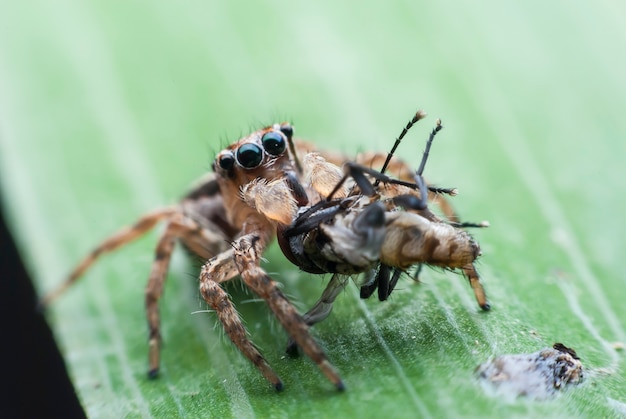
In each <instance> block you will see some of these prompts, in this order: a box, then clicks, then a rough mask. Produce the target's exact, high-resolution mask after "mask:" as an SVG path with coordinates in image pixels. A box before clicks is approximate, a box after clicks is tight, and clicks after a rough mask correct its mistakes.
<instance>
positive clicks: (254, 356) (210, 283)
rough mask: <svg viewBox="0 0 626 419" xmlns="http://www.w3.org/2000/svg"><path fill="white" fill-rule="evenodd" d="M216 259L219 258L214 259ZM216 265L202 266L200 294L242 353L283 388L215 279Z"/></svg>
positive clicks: (270, 380) (268, 377) (275, 385)
mask: <svg viewBox="0 0 626 419" xmlns="http://www.w3.org/2000/svg"><path fill="white" fill-rule="evenodd" d="M215 259H217V258H213V259H212V260H215ZM231 260H232V259H231ZM214 266H215V265H212V262H211V260H210V261H209V262H207V263H206V264H205V265H204V266H203V267H202V271H201V272H200V294H201V295H202V298H204V300H205V301H206V302H207V303H208V304H209V305H210V306H211V307H212V308H213V310H215V312H216V314H217V317H218V318H219V320H220V322H222V325H223V326H224V330H225V331H226V334H227V335H228V337H229V338H230V340H231V341H232V342H233V343H234V344H235V346H237V348H238V349H239V350H240V351H241V353H242V354H244V355H245V357H246V358H248V359H249V360H250V361H251V362H252V363H253V364H254V365H255V366H256V367H257V368H258V369H259V371H261V374H263V376H264V377H265V378H266V379H267V380H268V381H269V382H270V383H272V385H273V386H274V388H275V389H276V390H279V391H280V390H282V388H283V383H282V381H281V380H280V378H279V377H278V375H276V373H275V372H274V371H273V370H272V368H271V367H270V366H269V364H268V363H267V361H265V359H264V358H263V355H261V353H260V352H259V350H258V349H257V348H256V347H255V346H254V344H253V343H252V342H251V341H250V339H249V338H248V333H247V331H246V329H245V327H244V326H243V323H242V322H241V318H240V317H239V314H238V313H237V311H236V310H235V307H234V306H233V304H232V303H231V301H230V299H229V298H228V294H226V291H224V290H223V289H222V287H220V285H219V283H218V282H217V281H215V280H214V279H213V276H214V275H213V272H212V271H213V268H214Z"/></svg>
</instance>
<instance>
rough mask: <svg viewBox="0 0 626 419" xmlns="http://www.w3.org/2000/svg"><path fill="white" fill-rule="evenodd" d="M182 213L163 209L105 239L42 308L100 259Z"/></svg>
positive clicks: (177, 207) (54, 290) (49, 297)
mask: <svg viewBox="0 0 626 419" xmlns="http://www.w3.org/2000/svg"><path fill="white" fill-rule="evenodd" d="M180 211H181V209H180V207H179V206H171V207H166V208H162V209H159V210H156V211H153V212H150V213H148V214H145V215H144V216H142V217H141V218H140V219H139V220H137V222H135V224H133V225H132V226H130V227H125V228H123V229H122V230H120V231H118V232H117V233H115V234H113V235H112V236H110V237H108V238H107V239H105V240H104V241H103V242H102V243H101V244H100V245H99V246H98V247H96V248H95V249H94V250H93V251H92V252H91V253H89V255H87V257H85V258H84V259H83V260H81V261H80V263H79V264H78V265H77V266H76V267H75V268H74V270H73V271H72V272H71V273H70V275H69V276H68V277H67V278H66V279H65V281H63V282H62V283H61V284H59V285H58V286H57V287H56V288H55V289H53V290H52V291H50V292H48V293H47V294H46V295H45V296H44V297H43V298H42V299H41V300H40V302H39V305H40V307H42V308H45V307H46V306H48V305H49V304H50V303H51V302H52V301H53V300H54V299H56V298H57V297H58V296H60V295H61V294H62V293H63V292H64V291H65V290H66V289H67V288H69V287H70V286H71V285H72V284H74V283H75V282H76V281H77V280H78V279H79V278H80V277H81V276H82V275H83V274H84V273H85V271H86V270H87V269H89V268H90V267H91V265H93V264H94V263H95V262H96V261H97V260H98V258H99V257H100V256H101V255H103V254H105V253H109V252H112V251H114V250H116V249H118V248H120V247H121V246H124V245H125V244H128V243H130V242H132V241H133V240H135V239H137V238H139V237H141V236H143V235H144V234H146V233H147V232H148V231H150V230H151V229H152V228H153V227H154V226H155V225H156V224H157V223H158V222H159V221H162V220H165V219H168V218H170V217H171V216H172V215H174V214H176V213H179V212H180Z"/></svg>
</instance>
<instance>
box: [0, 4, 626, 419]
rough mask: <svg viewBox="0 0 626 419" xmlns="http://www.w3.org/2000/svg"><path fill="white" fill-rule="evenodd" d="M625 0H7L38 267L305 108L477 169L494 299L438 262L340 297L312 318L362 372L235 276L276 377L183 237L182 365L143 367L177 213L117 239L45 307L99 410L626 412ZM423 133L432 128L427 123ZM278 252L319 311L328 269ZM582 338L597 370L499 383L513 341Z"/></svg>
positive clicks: (0, 27) (309, 124) (444, 171)
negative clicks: (316, 360)
mask: <svg viewBox="0 0 626 419" xmlns="http://www.w3.org/2000/svg"><path fill="white" fill-rule="evenodd" d="M624 11H625V10H624V7H623V5H622V4H621V3H620V2H617V1H602V2H599V3H598V2H596V3H593V4H592V3H589V4H587V3H581V2H574V3H572V2H548V3H546V2H538V1H532V0H531V1H528V2H496V1H492V2H487V3H484V2H483V3H480V4H477V3H475V2H468V1H465V2H447V1H444V2H430V3H422V4H420V3H417V2H380V3H379V4H365V3H363V4H360V3H359V4H341V3H337V2H329V1H323V2H321V3H320V2H316V3H301V2H286V1H285V2H278V1H275V2H255V3H246V4H238V2H219V1H214V2H200V1H192V2H184V3H174V2H157V3H155V2H140V1H129V2H111V1H93V2H87V3H86V2H79V1H75V0H60V1H57V2H43V1H39V2H38V1H23V2H3V3H2V5H0V92H1V93H0V118H1V120H0V124H1V125H0V129H1V135H0V170H1V182H2V190H3V192H4V194H5V196H4V202H6V204H7V208H6V209H7V211H8V212H9V215H10V217H11V221H12V230H13V232H14V233H15V235H16V236H17V239H18V242H19V245H20V248H21V251H22V253H23V256H24V257H25V259H26V260H27V262H28V265H29V268H30V270H31V273H32V275H33V276H34V278H35V279H36V281H37V284H38V286H39V289H40V291H41V292H42V293H43V292H44V291H45V290H47V289H50V288H51V287H53V286H54V285H55V284H57V283H58V282H59V281H60V280H62V278H63V277H64V275H65V274H67V272H68V271H69V269H70V268H71V267H72V266H73V264H74V263H76V262H77V261H78V260H79V259H80V258H81V257H82V256H83V255H85V254H86V253H87V252H88V251H89V250H90V249H91V248H92V247H93V246H94V245H95V244H96V243H97V242H98V241H99V240H101V239H102V238H104V237H105V236H106V235H107V234H109V233H111V232H113V231H114V230H115V229H116V228H118V227H120V226H122V225H125V224H129V223H131V222H132V221H134V220H135V219H136V218H137V217H138V216H139V215H140V214H142V213H144V212H146V211H148V210H151V209H153V208H155V207H158V206H161V205H165V204H169V203H172V202H175V201H176V200H177V199H178V197H180V196H181V195H182V194H183V193H184V191H185V188H186V187H187V185H188V184H189V183H191V181H193V180H194V179H195V178H197V177H199V176H200V175H201V174H203V173H204V172H206V171H207V170H209V168H210V163H211V160H212V159H213V157H214V155H215V152H216V151H218V150H220V149H221V147H223V146H224V145H226V144H228V143H229V142H232V141H234V140H236V139H237V138H239V136H240V135H241V134H244V133H247V132H248V131H250V130H251V129H255V128H257V127H258V126H260V125H263V124H267V123H271V122H274V121H277V120H290V121H292V122H293V123H294V124H295V126H296V129H297V134H298V135H299V136H301V137H304V138H307V139H310V140H312V141H315V142H316V143H317V144H319V146H320V148H326V149H331V150H337V151H342V152H347V153H356V152H357V151H359V150H375V151H386V150H388V149H389V147H390V146H391V144H392V142H393V139H394V136H395V135H398V134H399V131H400V129H401V127H402V126H403V124H405V123H406V121H407V120H408V118H409V117H410V116H411V114H412V112H414V111H415V110H416V109H417V108H424V109H425V110H426V111H427V112H429V113H430V114H431V118H428V119H427V120H426V121H422V122H420V123H419V125H418V127H416V128H414V129H413V130H412V132H411V133H409V136H408V137H407V139H406V140H405V141H404V143H403V144H402V145H401V147H400V152H399V154H400V156H401V157H402V158H403V159H405V160H407V161H409V162H412V163H413V164H415V165H417V164H418V163H419V158H420V154H421V150H422V147H423V145H424V141H425V140H426V136H427V132H428V131H429V129H430V128H431V127H432V126H433V125H434V121H435V117H440V118H442V119H443V122H444V126H445V129H444V130H443V131H442V132H441V134H439V136H438V138H437V140H436V142H435V144H434V146H433V150H432V151H431V160H429V163H428V166H427V168H426V174H427V177H428V179H429V181H431V182H434V183H435V184H437V185H441V186H455V187H458V188H459V191H460V195H459V196H458V197H456V198H455V199H454V205H455V207H456V208H457V209H458V211H459V212H460V213H461V214H462V216H463V217H464V219H466V220H472V221H480V220H483V219H486V220H489V221H490V222H491V227H490V228H489V229H486V230H481V231H475V232H474V233H475V236H476V238H477V239H478V240H479V241H480V243H481V246H482V249H483V257H482V258H481V261H480V266H479V269H480V272H481V275H482V277H483V278H484V281H485V284H486V288H487V292H488V293H489V297H490V301H491V303H492V307H493V310H492V311H491V312H490V313H481V312H480V310H479V309H478V307H477V306H476V304H475V301H474V300H473V296H472V293H471V290H470V289H469V287H468V286H467V284H466V283H464V282H465V281H464V280H462V278H461V277H460V275H456V274H453V273H449V272H439V271H434V270H425V271H424V272H423V274H422V275H421V283H413V282H411V281H410V280H408V279H404V280H402V281H401V282H400V284H399V286H398V289H397V290H396V291H395V292H394V294H393V295H392V298H391V299H390V300H389V301H387V302H384V303H380V302H378V301H375V299H370V300H367V301H361V300H359V299H358V292H357V289H356V287H354V286H351V287H349V289H348V291H347V292H346V293H345V294H343V295H341V296H340V297H339V298H338V301H337V304H336V307H335V310H334V312H333V314H332V316H331V317H330V318H329V319H328V320H327V321H325V322H324V323H322V324H320V325H318V326H316V327H315V328H314V333H315V336H316V337H317V339H318V340H319V341H320V342H321V343H322V345H323V346H324V348H325V349H326V351H327V353H328V356H329V358H330V359H331V360H332V362H333V363H334V364H335V365H336V366H337V368H338V369H339V370H340V372H341V374H342V376H343V378H344V380H345V383H346V385H347V391H346V392H345V393H337V392H335V391H334V390H333V388H332V386H331V385H330V384H329V383H328V382H327V381H326V380H325V378H324V377H323V376H322V375H321V374H320V373H319V372H318V370H317V368H316V367H315V366H314V364H313V363H312V362H311V361H310V360H308V359H306V358H304V357H301V358H298V359H291V358H287V357H285V356H284V355H283V349H284V345H285V343H286V336H285V333H284V332H283V330H282V329H281V327H280V326H279V325H278V323H277V322H276V321H275V320H274V319H273V318H272V317H271V316H270V314H269V312H268V310H267V308H266V307H265V306H264V304H263V303H261V302H258V301H257V300H256V299H255V298H254V297H253V296H250V295H248V294H247V293H245V292H244V291H243V290H242V287H241V286H239V285H234V284H233V285H231V286H229V287H228V290H229V292H230V293H231V295H232V298H233V300H234V301H235V303H236V305H237V308H238V310H239V311H240V312H241V314H242V316H243V317H244V319H245V321H246V324H247V327H248V328H249V330H250V333H251V336H252V337H253V339H254V342H255V343H256V344H257V345H258V346H259V347H260V348H261V349H262V351H263V353H264V354H265V355H266V357H267V359H268V361H269V362H270V364H271V365H272V366H273V367H274V368H275V369H276V371H277V372H278V373H279V374H280V375H281V377H282V379H283V381H284V383H285V385H286V388H285V390H284V391H283V392H282V393H276V392H275V391H274V390H272V388H271V387H270V386H269V385H268V384H267V383H266V382H265V381H264V379H263V378H262V377H261V376H260V374H259V373H258V372H257V371H256V370H255V368H254V367H253V366H252V365H250V364H249V363H248V362H247V361H246V360H244V359H243V357H242V356H241V355H240V354H239V353H238V352H237V351H236V350H235V349H234V348H233V346H232V345H231V344H230V343H229V342H228V339H227V338H225V337H224V333H223V331H222V330H221V327H220V326H219V325H217V324H216V322H217V320H216V318H215V316H214V314H213V313H211V312H208V311H207V310H206V305H205V304H203V303H201V301H200V298H199V296H198V293H197V281H196V279H195V278H196V277H197V273H198V270H197V267H196V266H195V265H193V264H189V263H187V262H186V261H185V260H184V258H183V257H182V254H180V255H177V258H176V259H175V261H174V263H173V266H172V269H171V274H170V276H169V280H168V282H167V284H166V291H165V295H164V298H163V300H162V302H161V314H162V318H163V334H164V340H165V345H164V348H163V352H162V355H163V358H162V366H163V367H162V373H161V377H160V378H159V379H158V380H155V381H150V380H148V379H147V378H146V370H147V342H146V341H147V339H146V326H145V319H144V309H143V287H144V284H145V280H146V278H147V274H148V272H149V268H150V264H151V259H152V257H153V251H152V249H153V248H154V245H155V243H156V239H157V233H153V234H150V235H148V236H147V237H145V238H143V239H141V240H140V241H139V242H138V243H136V244H133V245H130V246H128V247H127V248H124V249H123V250H121V251H119V252H117V253H115V254H113V255H110V256H107V257H106V258H103V260H102V261H101V262H100V263H98V264H97V265H96V266H95V267H94V269H93V270H91V271H90V272H89V273H88V274H87V275H86V276H85V278H83V280H82V281H81V282H80V283H79V284H77V285H76V286H75V287H73V288H72V289H71V290H70V291H68V292H67V294H66V295H64V296H63V298H62V299H60V300H58V301H57V302H56V303H55V304H54V306H53V308H52V310H51V312H50V313H49V314H50V315H49V320H50V321H51V323H52V324H53V327H54V330H55V334H56V337H57V339H58V342H59V344H60V346H61V347H62V351H63V353H64V354H65V358H66V361H67V363H68V366H69V369H70V373H71V376H72V377H73V380H74V384H75V386H76V388H77V391H78V394H79V396H80V399H81V401H82V403H83V406H84V407H85V409H86V411H87V413H88V414H89V416H91V417H121V416H128V417H149V416H154V417H175V416H180V417H207V416H219V417H229V416H230V417H250V416H260V417H269V416H271V417H330V416H333V417H336V416H354V417H381V416H383V415H384V416H387V417H416V416H418V417H459V416H465V417H479V416H480V417H504V416H506V417H617V416H624V415H626V373H625V372H624V352H623V350H620V349H619V347H620V344H623V343H624V342H626V325H625V324H624V319H625V318H626V304H625V303H624V301H625V300H626V281H625V279H624V278H625V277H624V273H623V266H622V265H623V263H622V257H623V254H624V237H626V224H625V223H623V221H622V218H621V217H622V214H623V213H624V212H626V201H625V200H624V199H623V197H622V195H621V194H622V193H623V189H624V169H623V159H624V156H625V155H626V142H625V141H624V133H625V132H626V119H625V118H624V116H623V110H624V109H626V99H625V98H626V83H625V81H624V80H626V79H625V78H624V74H626V56H625V55H624V53H623V46H624V45H625V44H626V32H624V30H623V19H622V16H623V13H624ZM413 131H414V132H413ZM266 257H267V259H268V262H267V264H266V265H265V268H266V269H267V270H268V271H270V272H272V273H273V275H274V277H275V278H276V279H277V280H279V281H280V282H282V284H283V289H284V291H285V292H286V293H287V294H288V295H289V296H290V297H291V298H292V299H293V301H295V302H296V304H297V305H298V307H299V308H300V309H301V310H305V309H306V308H308V307H309V306H310V305H311V304H313V303H314V302H315V300H316V299H317V297H318V296H319V295H320V294H321V292H322V290H323V288H324V285H325V281H327V278H326V279H324V278H321V277H318V276H314V275H308V274H302V273H300V272H298V271H297V270H296V269H295V268H294V267H293V266H291V265H290V264H289V263H288V262H287V261H286V259H285V258H284V257H283V256H282V255H281V253H280V251H279V250H278V249H277V248H275V247H273V248H272V249H270V251H269V252H268V253H267V255H266ZM554 342H563V343H564V344H565V345H567V346H570V347H573V348H574V349H575V350H576V351H577V352H578V354H579V356H580V357H581V360H582V362H583V364H584V366H585V368H586V370H585V380H584V382H583V383H582V384H581V385H579V386H577V387H575V388H571V389H568V390H567V391H565V392H563V393H562V394H560V395H558V396H557V397H556V398H555V399H554V400H550V401H543V402H538V401H532V400H526V399H524V398H520V399H517V400H515V401H513V402H507V401H505V400H503V399H501V398H497V397H493V396H492V395H490V394H489V393H488V392H485V391H484V389H483V388H482V387H481V386H480V384H479V383H478V381H477V379H476V377H475V376H474V369H475V367H476V366H477V365H479V364H480V363H482V362H484V361H487V360H488V359H490V358H491V357H493V356H496V355H501V354H506V353H530V352H535V351H537V350H539V349H541V348H545V347H548V346H551V345H552V344H553V343H554Z"/></svg>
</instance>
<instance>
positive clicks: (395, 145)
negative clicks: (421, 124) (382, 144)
mask: <svg viewBox="0 0 626 419" xmlns="http://www.w3.org/2000/svg"><path fill="white" fill-rule="evenodd" d="M425 116H426V112H424V111H423V110H419V111H417V112H415V115H414V116H413V118H412V119H411V120H410V121H409V122H408V123H407V124H406V126H405V127H404V128H403V129H402V132H401V133H400V135H399V136H398V138H396V141H395V142H394V143H393V147H391V150H390V151H389V153H387V158H386V159H385V163H383V167H382V169H380V173H385V171H386V170H387V166H389V162H391V158H392V157H393V154H394V153H395V152H396V149H397V148H398V146H399V145H400V142H401V141H402V139H403V138H404V136H405V135H406V133H407V132H409V130H410V129H411V127H413V125H415V123H416V122H417V121H419V120H420V119H423V118H424V117H425ZM379 183H380V181H379V180H376V182H375V183H374V186H378V184H379Z"/></svg>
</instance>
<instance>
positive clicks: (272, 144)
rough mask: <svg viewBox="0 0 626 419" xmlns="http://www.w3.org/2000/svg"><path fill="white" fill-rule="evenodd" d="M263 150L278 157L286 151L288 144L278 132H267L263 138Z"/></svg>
mask: <svg viewBox="0 0 626 419" xmlns="http://www.w3.org/2000/svg"><path fill="white" fill-rule="evenodd" d="M261 142H262V143H263V148H264V149H265V151H267V152H268V153H269V154H271V155H272V156H278V155H279V154H280V153H282V152H283V151H285V147H286V143H285V139H284V138H283V136H282V135H280V133H279V132H278V131H270V132H266V133H265V134H264V135H263V138H261Z"/></svg>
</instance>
